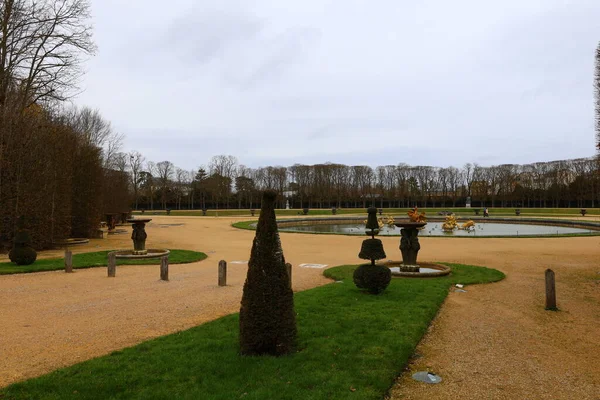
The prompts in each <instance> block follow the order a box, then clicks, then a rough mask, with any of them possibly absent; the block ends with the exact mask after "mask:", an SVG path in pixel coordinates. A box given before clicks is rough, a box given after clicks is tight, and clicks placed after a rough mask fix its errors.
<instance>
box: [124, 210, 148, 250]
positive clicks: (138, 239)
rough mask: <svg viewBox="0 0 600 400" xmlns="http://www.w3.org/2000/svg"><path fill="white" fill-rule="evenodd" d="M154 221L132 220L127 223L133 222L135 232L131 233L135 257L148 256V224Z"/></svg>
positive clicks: (146, 219)
mask: <svg viewBox="0 0 600 400" xmlns="http://www.w3.org/2000/svg"><path fill="white" fill-rule="evenodd" d="M150 221H152V218H130V219H128V220H127V222H131V223H132V225H131V227H132V228H133V231H132V232H131V240H132V241H133V254H134V255H146V254H148V250H146V238H147V237H148V234H147V233H146V229H145V228H146V223H148V222H150Z"/></svg>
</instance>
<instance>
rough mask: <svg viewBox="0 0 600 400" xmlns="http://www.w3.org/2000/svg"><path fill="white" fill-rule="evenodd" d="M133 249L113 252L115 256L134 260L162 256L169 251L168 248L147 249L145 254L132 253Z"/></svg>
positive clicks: (166, 254)
mask: <svg viewBox="0 0 600 400" xmlns="http://www.w3.org/2000/svg"><path fill="white" fill-rule="evenodd" d="M133 252H134V250H117V251H114V252H113V253H114V254H115V258H122V259H129V260H136V259H143V258H160V257H164V256H168V255H169V254H170V253H171V251H170V250H168V249H147V252H146V254H134V253H133Z"/></svg>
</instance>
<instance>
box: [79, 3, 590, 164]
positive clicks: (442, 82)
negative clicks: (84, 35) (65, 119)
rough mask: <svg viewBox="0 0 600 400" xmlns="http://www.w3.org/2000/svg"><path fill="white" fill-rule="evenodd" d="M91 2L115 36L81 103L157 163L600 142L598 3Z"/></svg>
mask: <svg viewBox="0 0 600 400" xmlns="http://www.w3.org/2000/svg"><path fill="white" fill-rule="evenodd" d="M417 3H418V4H417ZM92 13H93V23H94V32H95V40H96V43H97V44H98V48H99V49H98V54H97V55H96V56H95V57H94V58H93V59H91V60H90V61H89V62H88V63H87V64H86V66H87V71H88V72H87V74H86V76H85V77H84V80H83V82H82V85H81V87H82V89H83V90H84V92H83V93H82V94H81V95H80V96H79V97H78V98H77V99H76V103H77V104H78V105H87V106H90V107H93V108H98V109H99V110H100V111H101V113H102V115H103V116H104V117H105V118H106V119H108V120H110V121H111V122H112V124H113V126H114V128H115V129H116V130H118V131H119V132H122V133H124V134H125V135H126V143H125V150H126V151H130V150H138V151H140V152H141V153H143V154H144V155H145V156H146V157H147V158H148V159H150V160H153V161H155V162H158V161H162V160H169V161H172V162H174V163H175V164H176V165H177V166H179V167H182V168H186V169H192V168H196V167H198V166H199V165H201V164H206V163H207V162H208V161H209V159H210V157H211V156H214V155H218V154H231V155H234V156H236V157H237V158H238V160H239V161H240V163H242V164H245V165H248V166H252V167H257V166H266V165H286V166H287V165H292V164H294V163H304V164H313V163H320V162H327V161H330V162H339V163H345V164H349V165H350V164H352V165H356V164H368V165H371V166H376V165H386V164H398V163H401V162H405V163H408V164H411V165H434V166H449V165H454V166H461V165H463V164H464V163H466V162H478V163H480V164H482V165H492V164H502V163H528V162H535V161H550V160H557V159H566V158H578V157H589V156H591V155H593V154H594V143H595V140H594V104H593V90H592V79H593V69H594V50H595V47H596V46H597V44H598V42H599V41H600V23H599V21H600V18H599V17H600V1H598V0H571V1H567V0H560V1H559V0H502V1H500V0H498V1H492V0H489V1H487V0H486V1H481V0H472V1H471V0H455V1H447V0H419V1H405V0H371V1H358V0H329V1H327V0H302V1H299V0H298V1H296V0H294V1H292V0H282V1H275V0H203V1H194V0H169V1H164V0H127V1H123V0H92Z"/></svg>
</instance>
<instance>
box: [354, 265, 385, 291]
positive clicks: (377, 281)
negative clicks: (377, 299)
mask: <svg viewBox="0 0 600 400" xmlns="http://www.w3.org/2000/svg"><path fill="white" fill-rule="evenodd" d="M353 280H354V284H355V285H356V287H357V288H359V289H366V290H368V291H369V293H371V294H379V293H381V292H383V291H384V290H385V288H387V287H388V285H389V284H390V281H391V280H392V271H391V270H390V269H389V268H388V267H385V266H383V265H377V264H376V265H371V264H362V265H360V266H359V267H358V268H356V270H354V275H353Z"/></svg>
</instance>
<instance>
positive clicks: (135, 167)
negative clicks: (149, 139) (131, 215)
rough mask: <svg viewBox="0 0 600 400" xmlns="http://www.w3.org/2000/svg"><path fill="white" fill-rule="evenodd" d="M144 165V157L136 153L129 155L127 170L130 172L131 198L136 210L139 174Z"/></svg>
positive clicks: (139, 182)
mask: <svg viewBox="0 0 600 400" xmlns="http://www.w3.org/2000/svg"><path fill="white" fill-rule="evenodd" d="M143 165H144V156H143V155H142V154H141V153H138V152H137V151H132V152H130V153H129V170H130V171H131V187H132V188H133V198H134V200H133V201H134V202H135V209H136V210H137V209H138V200H139V190H140V184H141V183H142V178H141V176H140V172H142V167H143Z"/></svg>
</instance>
